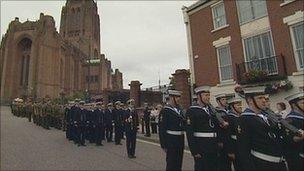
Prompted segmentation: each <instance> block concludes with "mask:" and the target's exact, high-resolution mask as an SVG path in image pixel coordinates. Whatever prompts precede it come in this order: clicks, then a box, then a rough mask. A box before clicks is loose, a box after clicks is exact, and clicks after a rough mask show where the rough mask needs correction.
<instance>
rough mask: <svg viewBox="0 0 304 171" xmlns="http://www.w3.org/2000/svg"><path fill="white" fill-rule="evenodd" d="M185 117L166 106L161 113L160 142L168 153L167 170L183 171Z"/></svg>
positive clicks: (178, 110)
mask: <svg viewBox="0 0 304 171" xmlns="http://www.w3.org/2000/svg"><path fill="white" fill-rule="evenodd" d="M184 126H185V116H184V115H183V113H182V112H181V110H180V109H177V108H173V107H172V106H165V107H164V108H163V109H162V110H161V111H160V125H159V140H160V145H161V148H163V149H165V150H166V151H167V156H166V162H167V165H166V170H181V168H182V162H183V154H184V141H185V140H184V139H185V138H184V130H185V127H184Z"/></svg>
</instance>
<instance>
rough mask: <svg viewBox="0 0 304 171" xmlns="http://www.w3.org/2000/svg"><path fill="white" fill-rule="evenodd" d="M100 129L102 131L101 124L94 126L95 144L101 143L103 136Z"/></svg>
mask: <svg viewBox="0 0 304 171" xmlns="http://www.w3.org/2000/svg"><path fill="white" fill-rule="evenodd" d="M102 131H103V127H102V126H97V127H96V128H95V136H94V138H95V143H96V144H97V145H101V143H102V136H103V133H102Z"/></svg>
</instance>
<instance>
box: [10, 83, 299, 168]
mask: <svg viewBox="0 0 304 171" xmlns="http://www.w3.org/2000/svg"><path fill="white" fill-rule="evenodd" d="M195 95H196V96H195V97H196V99H195V101H194V102H193V104H192V106H191V107H190V108H189V109H187V110H185V109H182V107H181V106H180V96H181V92H179V91H176V90H169V91H168V93H167V96H166V104H165V105H164V107H163V108H162V109H161V111H160V114H159V140H160V146H161V148H162V149H163V151H164V152H165V153H166V170H181V168H182V162H183V154H184V149H185V139H187V141H188V146H189V149H190V151H191V154H192V156H193V159H194V170H284V171H285V170H289V171H294V170H303V163H304V162H303V161H304V153H303V151H304V150H303V139H304V131H303V129H304V124H303V123H304V93H303V91H299V92H298V93H296V94H293V95H291V96H288V97H286V101H288V102H289V105H290V107H291V112H290V113H289V114H288V115H287V117H286V118H284V119H283V118H281V117H280V116H278V115H276V114H275V113H274V112H273V111H272V110H271V109H270V103H271V101H270V100H271V99H270V98H269V95H267V94H265V87H248V88H244V93H243V96H238V95H235V96H232V97H231V94H230V96H228V95H227V94H223V93H222V94H217V95H215V101H216V102H217V104H218V105H217V106H216V107H214V106H212V105H211V103H210V98H211V97H210V87H209V86H201V87H197V88H196V89H195ZM243 101H245V102H246V103H247V105H246V106H247V107H246V108H243V106H244V104H243ZM11 109H12V113H13V114H14V115H15V116H17V117H24V118H28V120H29V122H34V123H35V124H36V125H38V126H41V127H43V128H45V129H50V127H54V128H56V129H60V130H63V131H66V138H67V139H68V140H70V141H72V142H74V143H75V144H77V145H78V146H86V142H89V143H94V144H96V146H102V145H103V144H102V142H103V141H107V142H109V143H110V142H114V143H115V144H116V145H122V143H121V140H122V139H123V138H124V135H125V137H126V148H127V153H128V157H129V158H136V156H135V148H136V136H137V131H138V127H139V116H138V113H137V110H136V109H135V107H134V100H132V99H130V100H129V101H128V102H127V103H126V105H124V104H123V103H121V102H120V101H117V102H115V103H114V104H113V103H109V104H103V103H102V102H94V103H85V102H84V101H80V100H79V99H76V100H75V101H70V102H69V103H68V104H67V105H60V104H56V103H53V102H51V101H50V100H46V99H42V100H39V101H33V100H32V99H27V100H26V101H23V100H22V99H19V98H17V99H15V100H14V101H13V103H12V106H11ZM113 139H114V141H113Z"/></svg>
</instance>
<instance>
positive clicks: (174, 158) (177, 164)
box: [166, 148, 184, 171]
mask: <svg viewBox="0 0 304 171" xmlns="http://www.w3.org/2000/svg"><path fill="white" fill-rule="evenodd" d="M183 155H184V148H177V149H167V156H166V162H167V165H166V170H168V171H169V170H170V171H179V170H182V164H183Z"/></svg>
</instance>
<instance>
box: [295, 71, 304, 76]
mask: <svg viewBox="0 0 304 171" xmlns="http://www.w3.org/2000/svg"><path fill="white" fill-rule="evenodd" d="M299 75H304V70H300V71H297V72H293V73H292V76H299Z"/></svg>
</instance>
